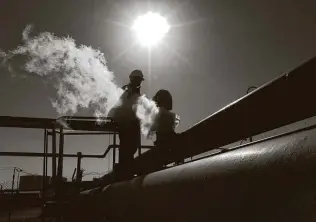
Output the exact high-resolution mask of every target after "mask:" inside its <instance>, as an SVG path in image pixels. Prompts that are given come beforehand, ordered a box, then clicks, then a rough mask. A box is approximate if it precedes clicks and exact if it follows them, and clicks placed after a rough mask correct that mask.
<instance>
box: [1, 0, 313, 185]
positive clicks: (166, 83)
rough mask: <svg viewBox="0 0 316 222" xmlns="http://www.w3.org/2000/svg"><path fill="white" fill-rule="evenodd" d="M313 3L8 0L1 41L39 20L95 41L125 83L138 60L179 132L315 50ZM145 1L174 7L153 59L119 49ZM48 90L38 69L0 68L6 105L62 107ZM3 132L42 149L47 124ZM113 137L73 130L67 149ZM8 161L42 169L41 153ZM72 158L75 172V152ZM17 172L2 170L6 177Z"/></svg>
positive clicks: (39, 24)
mask: <svg viewBox="0 0 316 222" xmlns="http://www.w3.org/2000/svg"><path fill="white" fill-rule="evenodd" d="M315 8H316V1H314V0H301V1H294V0H278V1H275V0H239V1H235V0H204V1H202V0H194V1H185V0H181V1H180V0H178V1H176V0H174V1H167V0H165V1H162V0H159V1H151V3H148V1H133V0H129V1H127V0H112V1H110V0H108V1H105V0H98V1H96V0H94V1H93V0H90V1H87V0H85V1H84V0H81V1H79V0H72V1H70V0H67V1H66V0H63V1H61V0H60V1H57V0H54V1H48V0H46V1H43V0H28V1H25V0H2V1H0V49H2V50H4V51H7V50H9V49H12V48H14V47H16V46H17V45H18V44H20V43H21V34H22V31H23V29H24V28H25V26H26V25H27V24H33V25H34V27H35V29H34V31H35V32H43V31H49V32H53V33H55V34H56V35H57V36H67V35H69V36H71V37H73V38H74V39H75V40H76V41H77V43H78V44H84V45H89V46H92V47H93V48H98V49H100V50H101V51H102V52H104V54H105V57H106V59H107V60H108V65H109V69H110V70H111V71H113V72H114V74H115V76H116V79H117V82H118V83H119V84H122V85H123V84H126V83H127V81H128V74H129V72H130V71H131V70H133V69H136V68H139V69H142V70H143V71H144V73H145V78H146V82H145V83H144V85H143V88H142V92H143V93H145V94H147V95H148V96H153V95H154V93H155V92H156V91H157V90H158V89H160V88H164V89H168V90H170V91H171V93H172V95H173V98H174V111H175V112H176V113H178V114H179V115H180V116H181V123H180V126H179V128H178V131H179V132H181V131H184V130H186V129H187V128H189V127H190V126H192V125H193V124H194V123H196V122H198V121H199V120H201V119H203V118H205V117H206V116H208V115H210V114H212V113H213V112H215V111H217V110H218V109H220V108H222V107H223V106H225V105H227V104H228V103H230V102H232V101H234V100H235V99H237V98H239V97H241V96H243V95H244V94H245V93H246V91H247V88H248V87H249V86H251V85H256V86H260V85H262V84H264V83H266V82H267V81H270V80H271V79H273V78H275V77H277V76H279V75H281V74H283V73H284V72H286V71H288V70H291V69H292V68H294V67H296V66H298V65H299V64H300V63H302V62H304V61H305V60H307V59H309V58H311V57H313V56H315V54H316V41H315V40H316V13H315ZM148 10H152V11H156V12H160V13H161V14H162V15H165V16H167V17H168V21H169V23H170V24H171V25H173V26H174V27H172V28H171V30H170V32H169V33H168V36H167V37H166V38H165V39H164V41H163V43H162V44H160V45H159V46H158V47H157V48H155V49H153V50H152V55H151V62H150V63H151V66H150V68H149V67H148V64H149V60H148V52H147V50H146V49H144V48H142V47H140V46H138V45H136V46H135V47H133V48H130V49H129V50H128V51H126V53H122V52H124V50H125V49H127V48H129V46H130V45H131V43H132V42H133V41H134V40H135V39H134V36H133V34H132V33H131V31H130V30H129V29H128V28H126V27H124V26H122V24H123V25H125V26H131V24H132V22H133V20H134V19H135V18H136V16H137V15H140V14H141V13H143V12H146V11H148ZM149 80H150V81H149ZM51 93H52V91H51V89H49V88H48V87H47V86H45V85H43V84H41V81H40V80H39V78H36V77H30V78H28V77H27V78H12V77H11V76H10V75H9V74H8V73H6V72H5V70H4V69H1V71H0V101H1V104H2V105H1V108H0V115H11V116H32V117H56V115H57V114H56V112H55V110H54V109H53V108H52V106H51V104H50V101H49V95H51ZM89 113H90V112H89V111H82V113H79V114H78V115H81V114H82V115H87V114H89ZM228 124H229V123H228ZM0 133H1V135H0V137H1V140H0V150H2V151H4V150H6V151H9V150H10V151H36V152H41V151H42V144H43V138H42V137H43V135H42V134H43V133H42V132H39V131H37V130H21V129H19V130H15V129H6V128H3V129H0ZM107 145H108V140H107V138H105V137H92V136H91V137H82V138H79V137H74V138H67V140H66V148H65V150H66V152H68V153H74V152H77V151H82V152H84V153H101V152H103V151H104V150H105V147H106V146H107ZM8 165H14V166H18V167H21V168H23V169H25V170H27V171H29V172H36V173H41V170H42V165H41V160H40V159H25V158H3V157H1V159H0V169H1V166H8ZM65 165H67V166H66V168H65V171H64V172H65V174H66V176H70V175H71V173H72V171H73V169H74V167H75V162H74V161H66V162H65ZM107 166H108V163H107V162H106V160H102V161H94V160H89V161H85V162H84V164H83V167H84V168H85V169H87V171H104V170H105V169H106V168H107ZM49 173H50V171H49ZM11 175H12V173H11V172H9V171H1V170H0V181H1V180H3V179H9V176H11Z"/></svg>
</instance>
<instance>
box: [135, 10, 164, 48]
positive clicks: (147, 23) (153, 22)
mask: <svg viewBox="0 0 316 222" xmlns="http://www.w3.org/2000/svg"><path fill="white" fill-rule="evenodd" d="M132 29H133V30H134V31H135V32H136V35H137V38H138V39H139V41H140V43H141V44H142V45H144V46H149V47H150V46H153V45H155V44H157V43H158V42H159V41H160V40H161V39H162V38H163V37H164V36H165V35H166V34H167V33H168V31H169V29H170V25H169V24H168V22H167V20H166V19H165V18H164V17H162V16H161V15H159V14H158V13H153V12H147V13H146V14H144V15H142V16H139V17H138V18H137V19H136V20H135V22H134V25H133V27H132Z"/></svg>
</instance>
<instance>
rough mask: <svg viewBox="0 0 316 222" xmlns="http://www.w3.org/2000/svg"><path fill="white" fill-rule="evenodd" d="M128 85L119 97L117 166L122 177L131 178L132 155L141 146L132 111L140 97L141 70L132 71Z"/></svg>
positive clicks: (137, 127) (134, 114) (136, 122)
mask: <svg viewBox="0 0 316 222" xmlns="http://www.w3.org/2000/svg"><path fill="white" fill-rule="evenodd" d="M129 79H130V82H129V84H127V85H125V86H123V87H122V89H123V90H124V93H123V95H122V96H121V111H120V112H121V114H119V120H118V121H117V122H118V126H119V139H120V148H119V164H118V168H117V169H118V170H119V172H120V174H121V175H122V176H127V175H128V176H131V175H132V174H133V172H131V170H130V169H131V167H132V166H131V164H132V162H133V159H134V154H135V153H136V151H137V149H138V148H139V147H140V145H141V135H140V122H139V120H138V118H137V116H136V112H135V111H134V110H133V105H134V104H136V103H137V100H138V98H139V97H140V95H141V94H140V88H141V83H142V82H143V81H144V75H143V73H142V71H141V70H134V71H132V72H131V74H130V75H129Z"/></svg>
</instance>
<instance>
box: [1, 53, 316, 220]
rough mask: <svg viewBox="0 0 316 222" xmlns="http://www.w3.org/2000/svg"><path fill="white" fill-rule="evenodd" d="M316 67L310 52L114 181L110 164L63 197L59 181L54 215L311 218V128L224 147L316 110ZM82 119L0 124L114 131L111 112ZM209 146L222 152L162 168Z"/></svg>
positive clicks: (314, 163) (314, 159)
mask: <svg viewBox="0 0 316 222" xmlns="http://www.w3.org/2000/svg"><path fill="white" fill-rule="evenodd" d="M315 73H316V58H313V59H311V60H309V61H307V62H306V63H304V64H303V65H301V66H299V67H298V68H296V69H294V70H293V71H291V72H289V73H287V74H285V75H282V76H281V77H279V78H276V79H275V80H273V81H271V82H269V83H268V84H266V85H264V86H262V87H259V88H258V89H256V90H255V91H253V92H252V93H249V94H247V95H246V96H244V97H242V98H241V99H239V100H237V101H235V102H233V103H231V104H229V105H228V106H226V107H224V108H223V109H221V110H220V111H218V112H216V113H215V114H213V115H211V116H209V117H207V118H206V119H204V120H202V121H201V122H199V123H197V124H196V125H194V126H193V127H191V128H189V129H188V130H186V131H184V132H182V133H180V134H178V135H177V137H176V138H175V139H174V140H172V141H170V144H168V149H165V150H167V152H164V151H162V150H161V149H158V147H154V148H152V149H149V150H148V151H147V152H145V153H143V154H141V155H139V156H138V157H136V158H135V160H134V161H133V164H132V166H131V167H134V169H136V171H137V170H139V176H138V177H136V178H132V179H124V178H119V179H117V177H116V176H115V171H114V172H111V173H110V174H107V175H105V176H104V177H103V178H102V179H101V180H97V181H94V182H91V183H89V184H88V185H87V186H86V187H85V189H87V190H84V191H82V192H81V193H80V195H73V196H70V197H69V196H66V195H65V190H63V187H62V186H61V185H62V183H60V181H58V180H57V181H56V184H58V186H56V187H57V188H56V192H57V193H58V195H56V196H57V197H56V198H57V202H55V203H56V204H57V205H58V206H59V208H58V209H61V208H60V206H63V208H62V209H63V211H62V212H61V211H58V213H59V215H61V214H63V217H64V218H66V219H69V220H70V221H92V220H97V219H98V218H104V217H105V218H106V219H107V220H109V221H126V220H131V221H210V220H215V221H236V220H237V221H315V219H316V214H315V203H316V202H315V201H316V199H315V196H316V186H315V185H316V184H315V169H316V155H314V154H315V153H316V139H315V133H316V126H311V127H308V128H304V129H299V130H296V131H292V132H289V133H285V134H282V135H278V136H274V137H271V138H265V139H263V140H260V141H254V142H251V143H248V144H244V145H241V146H237V147H234V148H232V149H229V150H228V149H225V148H222V147H223V146H225V145H228V144H231V143H233V142H237V141H240V140H242V139H244V138H249V137H251V136H254V135H258V134H260V133H263V132H267V131H269V130H273V129H276V128H279V127H282V126H286V125H288V124H291V123H295V122H298V121H301V120H305V119H307V118H310V117H314V116H315V115H316V104H315V103H313V102H310V101H307V98H313V96H314V95H316V88H315V87H314V86H315V84H316V75H315ZM82 118H83V119H80V118H78V119H71V118H68V117H64V118H61V119H60V120H59V121H56V120H53V119H52V120H49V119H41V120H39V119H28V120H29V122H28V123H27V124H24V123H25V122H27V121H28V120H26V119H23V118H22V119H19V118H15V117H3V118H0V126H3V127H27V128H41V129H50V130H52V131H51V132H49V133H51V136H52V138H53V135H54V134H55V136H56V134H57V133H60V135H66V134H67V126H68V127H69V128H71V129H74V130H88V131H94V132H95V133H97V132H100V131H104V132H109V133H113V134H115V132H117V130H118V129H117V128H116V124H115V123H114V122H113V121H111V120H109V122H108V124H103V125H96V124H95V120H93V119H91V118H90V119H89V118H86V120H84V117H82ZM23 121H25V122H24V123H22V122H23ZM85 121H86V122H85ZM105 121H107V120H105ZM23 124H24V125H23ZM45 138H46V137H45ZM53 141H54V140H53ZM59 142H60V140H59ZM62 142H63V141H62ZM55 143H56V142H55ZM55 145H56V144H55ZM59 145H61V146H63V144H62V143H59ZM114 145H118V144H116V143H114ZM59 148H60V147H59ZM210 150H214V151H215V150H219V151H218V152H217V153H215V154H211V155H209V156H208V157H204V158H200V159H197V160H193V161H189V162H187V163H185V164H182V165H179V166H175V167H170V168H168V169H162V168H161V166H166V165H168V164H170V163H174V162H177V161H180V160H183V159H186V158H191V157H193V156H195V155H199V154H202V153H205V152H207V151H210ZM61 151H62V152H61ZM47 155H48V153H47V152H46V153H45V154H44V156H45V157H46V156H47ZM57 155H58V157H59V161H58V167H59V169H58V170H57V178H60V176H61V175H62V170H61V169H62V166H63V165H62V164H61V163H62V158H63V157H64V153H63V150H62V149H59V152H58V154H57V152H53V154H52V156H53V157H52V158H53V159H54V158H55V157H56V156H57ZM82 156H84V154H82ZM54 166H56V163H55V165H54ZM53 172H54V170H53ZM118 181H119V182H118ZM82 184H83V182H82ZM88 188H93V189H88Z"/></svg>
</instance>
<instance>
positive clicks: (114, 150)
mask: <svg viewBox="0 0 316 222" xmlns="http://www.w3.org/2000/svg"><path fill="white" fill-rule="evenodd" d="M113 145H114V147H113V160H112V164H113V166H112V169H113V170H114V167H115V162H116V154H115V153H116V133H114V134H113ZM119 152H120V151H119Z"/></svg>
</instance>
